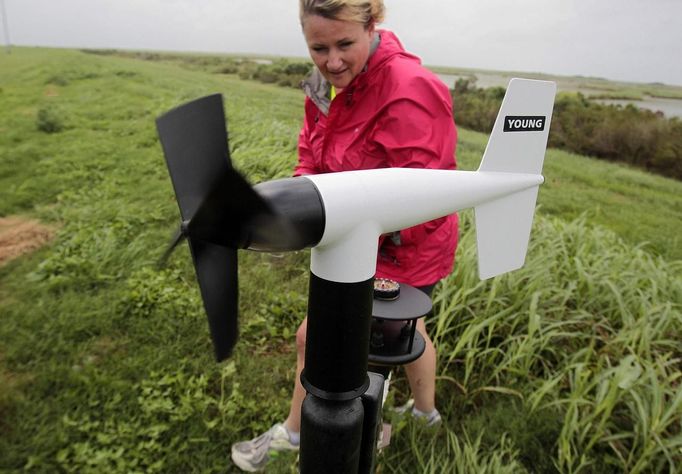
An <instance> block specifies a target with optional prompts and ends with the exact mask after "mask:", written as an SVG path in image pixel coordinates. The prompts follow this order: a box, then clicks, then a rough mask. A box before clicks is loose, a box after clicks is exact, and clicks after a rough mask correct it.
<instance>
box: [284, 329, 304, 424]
mask: <svg viewBox="0 0 682 474" xmlns="http://www.w3.org/2000/svg"><path fill="white" fill-rule="evenodd" d="M307 327H308V318H305V319H304V320H303V322H302V323H301V325H300V326H299V327H298V329H297V330H296V380H295V381H294V393H293V394H292V395H291V405H290V406H289V416H288V418H287V419H286V421H285V422H284V426H286V428H287V429H288V430H289V431H294V432H300V431H301V404H302V403H303V399H304V398H305V396H306V391H305V389H304V388H303V385H301V372H302V371H303V366H304V365H305V339H306V329H307Z"/></svg>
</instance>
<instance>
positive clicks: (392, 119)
mask: <svg viewBox="0 0 682 474" xmlns="http://www.w3.org/2000/svg"><path fill="white" fill-rule="evenodd" d="M379 34H380V37H381V41H380V43H379V46H378V48H377V49H376V50H375V51H374V53H373V54H372V55H371V57H370V59H369V62H368V64H367V67H366V69H365V70H364V72H362V73H360V74H359V75H358V76H357V77H356V78H355V79H354V80H353V82H351V84H350V85H349V86H348V87H346V88H345V89H344V90H343V91H342V92H340V93H339V94H338V95H337V96H336V97H335V98H334V99H333V100H332V101H330V100H329V98H328V97H329V95H328V93H329V85H328V84H327V82H326V81H324V80H323V79H322V76H321V74H320V73H319V71H317V70H316V71H315V72H314V73H313V77H311V79H309V80H308V81H306V83H304V86H303V87H304V90H305V91H306V94H307V97H306V100H305V122H304V125H303V129H302V130H301V134H300V136H299V143H298V156H299V162H298V165H297V166H296V170H295V175H296V176H299V175H305V174H319V173H331V172H337V171H352V170H364V169H374V168H389V167H397V168H437V169H455V143H456V141H457V132H456V129H455V123H454V120H453V117H452V99H451V96H450V92H449V91H448V89H447V87H446V86H445V85H444V84H443V83H442V82H441V81H440V80H439V79H438V78H437V77H436V76H435V75H434V74H432V73H431V72H430V71H428V70H427V69H425V68H423V67H422V66H421V61H420V60H419V58H418V57H416V56H414V55H412V54H410V53H408V52H406V51H405V50H404V48H403V46H402V44H401V43H400V41H399V40H398V38H397V37H396V36H395V35H394V34H393V33H391V32H390V31H386V30H380V31H379ZM314 76H317V77H316V79H315V77H314ZM385 199H386V205H387V206H390V205H391V196H386V197H385ZM379 246H380V247H379V257H378V259H377V275H376V276H377V277H383V278H391V279H394V280H397V281H400V282H404V283H408V284H410V285H413V286H425V285H430V284H433V283H435V282H437V281H438V280H440V279H441V278H443V277H445V276H447V275H448V274H449V273H450V272H451V271H452V265H453V262H454V256H455V248H456V246H457V215H456V214H453V215H451V216H447V217H443V218H440V219H436V220H433V221H430V222H427V223H425V224H421V225H417V226H414V227H410V228H409V229H404V230H401V231H400V232H399V233H397V232H396V233H394V234H390V235H385V236H382V237H381V239H380V240H379Z"/></svg>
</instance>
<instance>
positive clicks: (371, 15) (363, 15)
mask: <svg viewBox="0 0 682 474" xmlns="http://www.w3.org/2000/svg"><path fill="white" fill-rule="evenodd" d="M299 6H300V11H299V16H300V19H301V24H303V19H304V18H305V17H306V16H308V15H319V16H321V17H324V18H327V19H330V20H340V21H352V22H355V23H360V24H362V25H364V26H365V27H368V26H369V25H371V24H377V23H381V22H382V21H384V16H385V12H386V9H385V8H384V0H299Z"/></svg>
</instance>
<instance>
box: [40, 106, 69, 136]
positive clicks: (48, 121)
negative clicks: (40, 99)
mask: <svg viewBox="0 0 682 474" xmlns="http://www.w3.org/2000/svg"><path fill="white" fill-rule="evenodd" d="M36 127H37V128H38V130H40V131H41V132H45V133H57V132H61V131H62V130H63V129H64V121H63V119H62V112H61V111H59V110H58V109H56V108H55V107H52V106H44V107H41V108H40V109H39V110H38V114H37V116H36Z"/></svg>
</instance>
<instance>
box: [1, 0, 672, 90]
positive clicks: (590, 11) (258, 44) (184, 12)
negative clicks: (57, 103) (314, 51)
mask: <svg viewBox="0 0 682 474" xmlns="http://www.w3.org/2000/svg"><path fill="white" fill-rule="evenodd" d="M3 1H4V4H5V11H6V20H7V23H8V25H9V28H8V30H9V31H8V32H7V31H5V30H4V27H3V26H2V25H3V24H1V23H0V28H3V31H2V33H3V34H2V37H1V38H2V41H3V42H4V41H6V38H7V33H9V38H10V41H11V43H12V44H15V45H32V46H60V47H87V48H126V49H154V50H175V51H205V52H229V53H235V52H243V53H263V54H276V55H287V56H305V55H306V54H307V51H306V49H305V45H304V42H303V39H302V36H301V32H300V27H299V23H298V2H297V1H296V0H0V4H2V2H3ZM385 3H386V7H387V21H386V22H385V24H384V27H387V28H390V29H392V30H394V31H395V32H396V33H397V34H398V36H399V37H400V38H401V40H402V41H403V43H404V45H405V46H406V48H407V49H408V50H409V51H412V52H414V53H416V54H418V55H419V56H421V57H422V59H423V60H424V62H425V63H426V64H429V65H443V66H457V67H470V68H483V69H498V70H510V71H522V72H523V71H527V72H548V73H558V74H566V75H584V76H597V77H605V78H608V79H620V80H628V81H636V82H665V83H668V84H676V85H682V0H470V1H467V2H464V1H458V0H386V1H385ZM0 13H1V11H0ZM3 23H4V22H3Z"/></svg>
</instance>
